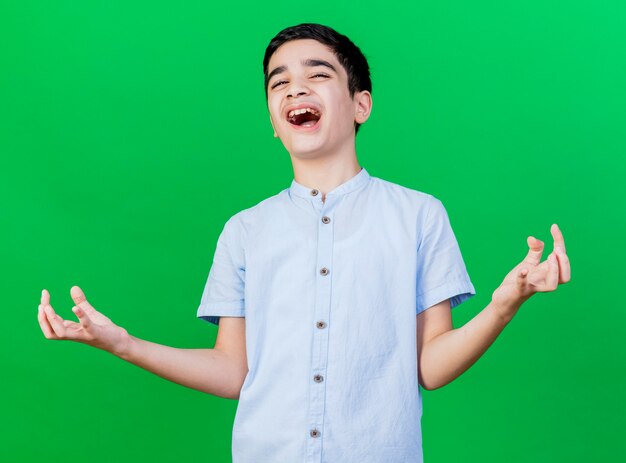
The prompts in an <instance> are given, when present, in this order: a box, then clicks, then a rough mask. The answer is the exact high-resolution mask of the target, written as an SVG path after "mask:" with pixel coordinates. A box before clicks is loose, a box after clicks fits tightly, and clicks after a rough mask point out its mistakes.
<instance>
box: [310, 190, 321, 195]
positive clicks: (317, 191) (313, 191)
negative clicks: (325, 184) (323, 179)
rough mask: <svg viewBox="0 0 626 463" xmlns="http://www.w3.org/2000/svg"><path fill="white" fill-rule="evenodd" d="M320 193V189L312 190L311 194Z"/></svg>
mask: <svg viewBox="0 0 626 463" xmlns="http://www.w3.org/2000/svg"><path fill="white" fill-rule="evenodd" d="M319 193H320V192H319V190H311V196H317V195H318V194H319Z"/></svg>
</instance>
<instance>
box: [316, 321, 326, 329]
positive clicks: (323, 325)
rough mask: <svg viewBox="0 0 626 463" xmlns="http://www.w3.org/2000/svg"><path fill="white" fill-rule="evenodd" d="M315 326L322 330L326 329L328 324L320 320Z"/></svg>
mask: <svg viewBox="0 0 626 463" xmlns="http://www.w3.org/2000/svg"><path fill="white" fill-rule="evenodd" d="M315 326H317V327H318V328H319V329H320V330H321V329H324V328H326V322H324V321H322V320H320V321H318V322H317V323H316V324H315Z"/></svg>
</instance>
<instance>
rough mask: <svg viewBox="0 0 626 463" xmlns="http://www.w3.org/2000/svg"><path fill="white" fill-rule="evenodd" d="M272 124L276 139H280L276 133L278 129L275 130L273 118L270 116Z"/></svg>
mask: <svg viewBox="0 0 626 463" xmlns="http://www.w3.org/2000/svg"><path fill="white" fill-rule="evenodd" d="M270 124H271V125H272V130H273V131H274V138H278V134H277V133H276V129H275V128H274V121H272V116H270Z"/></svg>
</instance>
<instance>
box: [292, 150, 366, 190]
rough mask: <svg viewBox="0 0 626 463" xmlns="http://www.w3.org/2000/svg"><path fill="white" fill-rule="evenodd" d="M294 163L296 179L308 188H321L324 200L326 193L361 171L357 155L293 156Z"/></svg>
mask: <svg viewBox="0 0 626 463" xmlns="http://www.w3.org/2000/svg"><path fill="white" fill-rule="evenodd" d="M292 164H293V176H294V179H295V181H296V182H298V183H299V184H300V185H303V186H305V187H307V188H311V189H316V190H319V192H320V193H322V201H325V200H326V193H328V192H329V191H332V190H334V189H335V188H336V187H338V186H339V185H341V184H343V183H345V182H347V181H348V180H350V179H351V178H352V177H354V176H355V175H357V174H358V173H359V172H360V171H361V166H360V165H359V162H358V160H357V159H356V155H353V156H350V157H343V158H339V157H322V158H314V159H299V158H296V157H293V156H292Z"/></svg>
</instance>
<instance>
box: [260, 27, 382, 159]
mask: <svg viewBox="0 0 626 463" xmlns="http://www.w3.org/2000/svg"><path fill="white" fill-rule="evenodd" d="M268 75H269V81H268V88H267V104H268V108H269V112H270V120H271V122H272V127H273V128H274V132H275V135H276V136H278V137H279V138H280V139H281V141H282V142H283V145H284V146H285V148H286V149H287V151H288V152H289V153H290V154H291V155H292V156H297V157H299V158H313V157H317V156H320V155H324V154H333V153H336V152H339V151H342V150H344V149H346V147H349V146H352V147H353V146H354V136H355V133H354V123H355V121H356V122H358V123H363V122H365V121H366V120H367V118H368V117H369V113H370V109H371V96H370V94H369V92H367V91H363V92H357V93H355V95H354V97H351V96H350V92H349V91H348V75H347V73H346V70H345V69H344V68H343V66H342V65H341V64H340V63H339V61H338V60H337V58H336V57H335V54H334V53H333V52H332V51H331V50H330V49H329V48H327V47H326V46H325V45H323V44H321V43H320V42H318V41H316V40H311V39H303V40H292V41H290V42H286V43H285V44H283V45H281V46H280V47H279V48H278V49H277V50H276V52H275V53H274V54H273V55H272V57H271V58H270V61H269V64H268ZM294 111H295V112H294Z"/></svg>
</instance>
